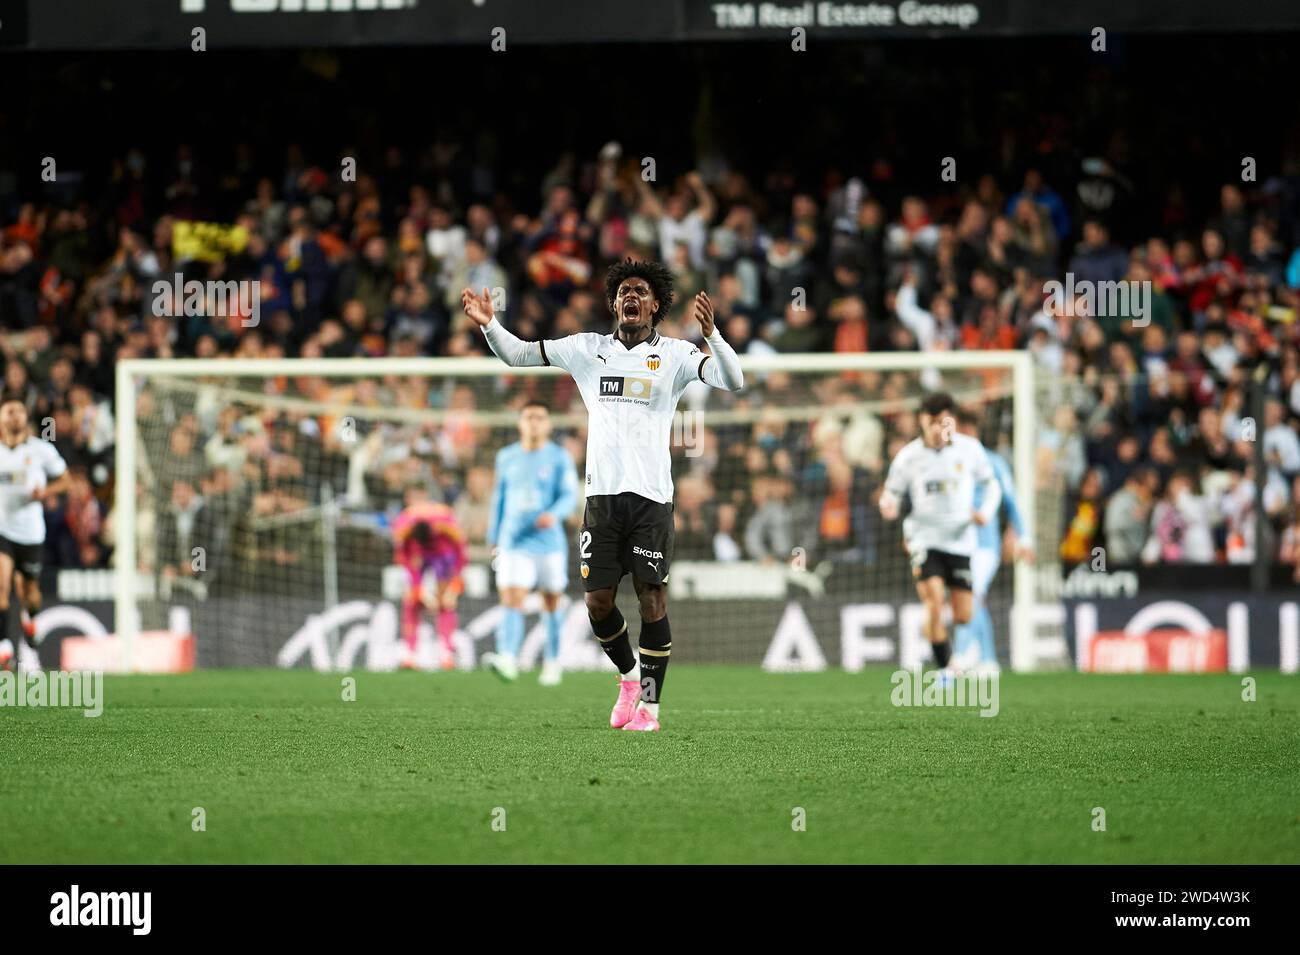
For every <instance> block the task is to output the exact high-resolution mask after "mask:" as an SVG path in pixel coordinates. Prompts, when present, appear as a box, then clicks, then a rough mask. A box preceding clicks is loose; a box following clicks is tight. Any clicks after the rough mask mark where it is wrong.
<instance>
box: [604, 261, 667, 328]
mask: <svg viewBox="0 0 1300 955" xmlns="http://www.w3.org/2000/svg"><path fill="white" fill-rule="evenodd" d="M631 278H638V279H645V280H646V281H647V282H649V283H650V291H651V292H652V293H653V294H654V297H655V298H656V299H658V300H659V311H657V312H655V314H654V317H653V318H652V319H651V320H650V325H651V327H653V326H655V325H658V324H659V323H660V322H661V321H663V318H664V316H665V315H667V314H668V310H669V309H670V308H672V307H673V273H672V272H671V271H669V269H668V267H667V266H666V265H664V264H663V263H662V262H655V261H652V260H650V259H646V260H645V261H643V262H636V261H633V260H632V259H624V260H623V261H622V262H619V263H617V264H615V265H612V266H610V269H609V272H608V273H606V275H605V301H606V303H607V304H608V305H609V310H610V311H611V312H614V299H615V298H617V297H618V287H619V286H620V285H622V284H623V283H624V282H626V281H627V280H628V279H631ZM617 317H618V315H617V313H615V318H617Z"/></svg>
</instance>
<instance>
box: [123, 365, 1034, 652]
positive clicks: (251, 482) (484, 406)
mask: <svg viewBox="0 0 1300 955" xmlns="http://www.w3.org/2000/svg"><path fill="white" fill-rule="evenodd" d="M742 363H743V366H744V370H745V376H746V387H745V389H744V390H743V391H742V392H740V393H738V394H737V395H734V396H732V395H726V394H724V393H720V392H713V391H711V390H709V389H707V388H705V387H704V386H700V388H699V389H698V390H695V389H691V390H688V392H687V393H686V394H685V395H684V396H683V398H682V401H681V404H680V406H679V412H678V414H679V422H678V423H679V424H681V425H682V427H679V428H674V432H673V434H674V437H673V455H674V480H675V481H676V483H677V487H678V490H677V502H676V508H677V512H678V515H679V522H680V523H679V533H678V542H677V551H678V552H677V556H676V557H675V559H674V563H673V574H672V578H673V580H672V584H671V585H670V587H671V589H670V597H671V599H672V606H673V608H674V609H673V613H674V620H675V621H676V620H678V619H679V617H680V618H684V619H683V623H681V624H678V626H680V627H681V628H682V629H681V632H682V633H684V634H685V633H694V634H696V635H695V636H694V637H693V638H692V641H691V644H694V647H695V649H694V651H692V650H690V649H686V652H683V653H682V654H681V656H682V658H683V662H687V660H689V659H695V660H698V661H701V662H730V663H747V662H752V663H754V664H755V665H759V664H760V663H764V662H765V661H770V659H771V657H772V654H773V653H775V649H774V647H775V645H776V643H777V642H780V639H783V638H781V634H782V633H784V634H785V635H786V636H790V635H791V634H792V633H794V631H792V630H791V628H792V627H793V628H795V630H797V631H798V633H794V636H793V637H792V638H791V639H792V640H793V643H791V646H797V644H798V643H799V640H804V641H805V643H806V642H807V639H808V636H807V635H808V634H815V635H816V636H815V639H816V640H817V641H821V644H822V645H821V647H820V650H821V651H822V652H823V653H825V651H826V650H827V649H829V650H830V651H831V654H832V655H833V652H834V648H835V646H836V645H837V644H839V648H840V657H841V661H842V662H843V663H844V665H846V666H850V668H852V665H851V664H850V662H849V661H850V659H851V653H850V649H849V643H850V642H851V640H857V637H855V636H851V635H850V632H849V627H850V624H849V621H850V619H851V618H852V619H854V620H859V619H868V618H869V619H873V620H877V621H878V623H877V625H876V630H874V631H873V634H874V635H875V636H878V637H886V638H890V637H892V638H893V640H894V643H893V644H891V646H893V647H894V648H895V649H894V650H893V651H892V654H893V657H892V658H893V659H894V660H895V661H896V662H900V663H903V664H906V662H907V653H908V651H907V649H906V647H907V646H908V644H907V639H913V638H914V637H907V634H906V633H905V632H904V631H906V630H907V627H908V624H907V620H909V619H911V618H910V617H909V616H908V614H906V613H904V612H903V610H904V609H905V605H907V604H912V603H915V594H914V592H912V591H911V579H910V573H909V572H908V570H907V563H906V561H905V559H903V558H902V556H901V541H900V539H899V535H900V528H899V526H898V525H897V524H888V523H883V522H881V521H880V520H879V518H878V512H876V509H875V493H877V492H878V490H879V483H880V481H881V480H883V473H882V472H883V469H884V468H887V466H888V463H889V459H890V458H891V457H892V453H891V448H892V447H894V446H896V444H897V442H898V441H899V440H902V439H903V438H904V437H907V436H908V435H906V434H905V433H903V432H905V431H906V429H907V428H908V427H910V426H911V421H912V416H914V411H915V408H916V407H917V405H918V404H919V402H920V399H921V398H922V397H923V396H924V394H925V393H926V392H927V391H930V390H935V389H936V388H942V389H943V390H946V391H949V392H951V393H953V395H954V396H955V397H956V399H957V401H958V403H959V404H961V405H963V406H965V407H969V408H972V409H974V410H976V411H977V412H978V413H979V414H980V415H981V416H982V417H981V421H982V427H981V431H980V437H981V439H982V440H984V442H985V443H986V444H987V445H989V446H990V448H991V449H994V450H1001V451H1002V452H1003V454H1004V455H1005V456H1006V457H1007V460H1008V462H1009V463H1010V464H1011V467H1012V471H1013V473H1014V478H1015V488H1016V495H1017V499H1018V502H1019V504H1020V508H1021V512H1022V514H1023V516H1024V520H1025V522H1026V525H1027V532H1028V536H1029V540H1030V541H1031V542H1033V543H1034V544H1035V545H1036V547H1035V549H1036V550H1037V552H1038V553H1039V554H1040V555H1045V559H1047V560H1049V561H1050V560H1051V558H1052V553H1051V552H1052V551H1053V550H1054V547H1055V541H1054V540H1053V535H1054V534H1055V533H1056V529H1055V528H1054V527H1047V528H1045V529H1043V528H1040V524H1041V523H1042V522H1040V521H1039V520H1038V518H1039V515H1040V513H1043V512H1040V510H1039V507H1040V506H1042V505H1043V504H1044V503H1045V502H1044V501H1043V500H1042V495H1041V494H1040V489H1039V487H1038V486H1037V485H1038V484H1039V481H1037V480H1036V478H1035V456H1036V443H1037V429H1038V420H1039V415H1040V409H1041V408H1042V407H1043V405H1044V403H1045V402H1048V401H1050V395H1049V394H1048V391H1047V389H1046V388H1045V386H1044V383H1043V382H1040V381H1038V380H1036V374H1035V368H1034V365H1033V359H1032V357H1031V356H1030V355H1029V354H1028V353H1027V352H1021V351H1014V352H1013V351H990V352H939V353H925V354H923V353H915V352H899V353H893V352H890V353H870V354H854V355H839V354H835V355H780V356H776V355H773V356H745V357H743V358H742ZM116 372H117V381H116V387H117V481H116V497H115V507H114V511H115V517H114V521H113V526H114V534H115V552H114V562H115V577H114V580H115V587H114V601H115V621H116V631H117V636H118V637H119V638H120V642H121V646H122V653H123V669H125V670H128V671H129V670H131V669H132V668H133V664H134V662H135V657H134V647H135V641H136V638H137V635H138V634H139V633H141V632H142V631H148V630H154V629H160V628H161V626H162V624H161V623H160V621H163V620H166V619H168V617H169V614H170V613H171V612H172V611H173V609H174V607H175V606H177V605H183V606H184V607H185V608H186V609H187V611H188V612H189V617H188V619H189V620H191V621H192V626H193V628H194V635H195V638H196V645H197V648H198V659H199V665H200V666H225V665H232V666H259V665H264V666H274V665H277V663H278V665H286V662H285V655H284V654H283V653H282V652H281V651H282V650H283V649H284V647H285V645H286V643H287V642H288V641H289V640H290V638H291V637H293V636H294V635H295V634H298V635H299V636H301V633H302V627H303V626H304V621H308V620H311V621H316V622H317V623H318V624H320V625H321V626H323V627H324V628H325V637H326V639H327V641H328V646H327V647H326V648H325V649H324V650H318V651H314V652H317V653H318V654H319V655H320V657H321V658H324V659H328V660H331V661H335V662H334V663H331V664H327V665H331V666H337V665H341V664H338V663H337V660H338V658H337V657H336V656H335V654H336V652H337V651H338V649H339V644H340V642H347V641H348V640H351V641H352V642H353V643H355V642H356V640H357V639H360V638H358V637H357V633H356V632H353V631H355V629H356V627H357V626H359V624H355V623H348V622H347V620H344V617H346V613H344V610H343V608H353V609H355V610H356V612H357V613H359V614H362V615H363V616H364V615H366V614H370V615H371V616H370V618H369V622H368V623H367V624H365V625H366V626H369V627H371V628H372V630H374V628H375V627H377V626H379V625H378V624H377V623H376V622H375V621H376V620H379V619H380V617H381V616H382V618H383V620H384V621H388V620H389V619H390V618H391V617H392V614H391V613H390V612H389V611H388V610H385V609H384V608H383V606H382V605H383V604H384V603H385V602H387V603H389V604H391V602H392V601H393V599H394V596H395V594H397V592H398V591H397V590H396V589H395V587H397V586H398V585H397V583H396V581H395V578H394V575H393V574H392V573H391V569H390V568H387V566H386V552H385V549H384V548H385V546H386V545H385V543H384V540H385V527H386V523H387V521H388V520H389V519H390V517H391V515H392V513H393V512H394V511H395V509H397V508H399V507H400V499H401V495H402V493H404V492H405V489H408V488H410V487H411V486H415V485H422V484H423V485H427V486H428V487H429V488H430V489H431V490H432V491H433V492H434V496H435V497H437V496H445V497H451V498H453V499H454V500H455V501H456V505H455V506H456V507H457V509H458V513H461V514H463V517H464V522H465V523H466V524H467V525H468V526H467V532H468V533H469V536H470V539H471V542H472V544H473V545H474V546H473V547H472V549H471V565H472V566H471V571H472V572H473V573H472V575H471V576H472V579H469V578H467V591H466V594H465V609H464V611H463V614H462V629H463V630H464V631H465V633H464V635H462V638H463V643H464V646H465V652H464V656H463V657H459V658H458V659H459V663H460V665H471V666H472V665H473V661H474V659H475V657H476V652H475V649H476V644H475V643H474V641H476V640H477V641H484V640H486V639H488V637H487V635H488V634H489V632H490V626H489V624H490V618H489V616H488V614H489V611H490V608H492V607H495V595H494V594H493V593H492V592H491V573H490V560H491V555H490V550H489V549H488V548H487V546H486V544H485V543H484V541H483V540H482V539H481V524H482V515H483V513H484V511H485V505H484V503H483V500H482V496H483V488H484V483H485V481H486V482H488V486H489V487H490V478H491V464H492V458H493V456H494V454H495V452H496V451H497V450H498V449H499V448H500V447H502V446H504V445H505V444H508V443H510V442H512V441H513V440H515V438H516V436H515V434H514V423H515V420H516V417H517V411H516V408H517V406H518V404H519V403H520V402H521V401H522V400H523V399H524V398H540V399H542V400H544V401H546V402H547V403H548V405H549V406H550V407H551V409H552V417H553V420H554V422H555V427H556V433H557V439H558V440H562V441H563V442H564V443H565V444H566V446H567V447H569V449H570V450H571V451H572V452H573V453H574V455H575V457H576V458H577V459H578V462H579V465H581V456H582V448H583V446H584V442H585V419H586V414H585V410H584V409H583V407H582V404H581V401H580V400H579V398H578V396H577V394H576V389H575V388H574V387H573V384H572V381H571V380H570V379H569V378H568V376H567V375H566V374H564V373H563V372H559V371H557V370H555V369H551V368H528V369H509V368H506V367H505V366H503V365H502V364H501V363H500V362H499V361H498V360H497V359H495V358H491V357H485V358H466V359H459V358H379V359H366V358H361V359H312V360H305V359H277V360H257V359H254V360H245V359H214V360H202V359H174V360H171V359H169V360H160V359H148V360H142V359H133V360H124V361H121V362H119V363H118V365H117V369H116ZM1045 396H1046V397H1045ZM900 429H902V431H900ZM1046 503H1048V504H1049V505H1052V504H1055V502H1054V501H1049V502H1046ZM758 514H762V515H763V520H762V521H761V522H760V523H762V524H763V526H764V528H765V535H766V536H764V537H763V538H762V539H761V540H759V539H758V535H755V534H752V533H748V532H750V530H751V527H753V526H756V525H752V524H751V523H750V522H751V521H752V519H753V518H754V516H755V515H758ZM580 516H581V504H579V509H578V514H576V515H575V517H574V519H573V520H572V521H571V522H570V527H573V526H575V524H574V521H576V520H579V519H580ZM1049 523H1050V522H1049ZM682 527H685V528H686V529H687V531H688V533H685V534H684V533H683V532H682V530H681V528H682ZM572 540H573V535H570V541H571V542H572ZM787 541H793V542H794V546H792V547H790V550H791V552H792V554H793V557H789V555H787V556H786V557H782V555H781V554H780V553H779V551H780V550H781V549H782V548H784V547H785V546H786V543H787ZM760 545H761V546H760ZM759 550H763V551H765V552H764V553H763V554H762V556H758V555H757V552H758V551H759ZM571 551H572V547H571ZM768 551H770V553H768ZM189 554H194V555H196V556H195V557H194V560H193V562H192V563H191V564H189V565H187V564H186V561H185V557H186V556H187V555H189ZM570 557H571V558H572V557H573V554H572V552H571V554H570ZM570 576H571V579H572V583H571V591H570V596H571V597H572V598H573V604H572V607H573V611H574V613H573V617H572V630H573V634H572V638H573V640H574V641H575V642H576V641H580V640H581V639H582V633H581V632H580V631H581V628H582V624H584V623H585V619H584V618H582V617H581V616H580V609H581V591H580V581H579V580H578V579H577V574H576V573H571V575H570ZM1037 587H1038V583H1037V574H1036V569H1035V567H1033V566H1029V565H1026V564H1023V563H1020V562H1016V563H1014V564H1012V563H1005V562H1004V564H1003V566H1002V570H1001V572H1000V574H999V579H998V580H995V586H994V591H993V592H991V593H990V609H991V610H994V618H995V621H996V623H997V627H998V629H999V634H1000V635H999V638H998V643H999V646H1000V647H1001V648H1003V649H1002V650H1001V651H1000V655H1002V659H1003V662H1004V663H1010V665H1011V667H1012V668H1013V669H1015V670H1018V671H1024V670H1031V669H1035V668H1036V667H1037V666H1038V665H1039V663H1040V658H1041V656H1042V647H1041V645H1038V644H1036V640H1037V628H1038V626H1039V622H1040V618H1041V615H1040V614H1039V613H1038V612H1037V604H1038V599H1039V594H1038V593H1037V592H1036V588H1037ZM623 589H624V590H630V588H623ZM1048 596H1049V597H1050V596H1054V595H1048ZM867 606H869V607H874V608H877V609H876V610H875V611H872V612H869V613H867V614H866V617H863V616H862V614H861V613H859V612H858V611H859V610H860V609H861V608H862V607H867ZM890 607H892V608H894V611H890V610H888V608H890ZM854 608H857V609H856V610H855V609H854ZM476 613H477V614H480V616H479V617H477V618H475V617H474V615H475V614H476ZM873 613H874V616H873ZM855 614H856V616H855ZM348 619H351V618H348ZM321 621H332V622H329V623H324V624H321V623H320V622H321ZM879 621H884V622H883V623H880V622H879ZM855 625H856V624H855ZM384 626H388V623H384ZM566 632H567V631H566ZM372 636H373V634H372ZM905 638H906V639H905ZM373 639H375V640H378V639H379V638H378V637H374V638H373ZM385 639H388V638H387V637H386V638H385ZM682 642H683V644H684V645H685V644H686V643H687V642H686V641H682ZM784 645H785V644H782V646H784ZM861 645H864V644H862V641H860V640H859V641H858V642H857V643H856V644H855V646H861ZM871 646H873V647H875V646H877V644H871ZM879 646H880V647H884V646H885V644H879ZM350 652H355V647H354V649H353V651H350ZM574 652H575V653H577V649H575V651H574ZM692 652H694V653H695V654H696V656H693V657H692V656H691V653H692ZM817 652H818V651H817V649H814V650H813V654H814V656H815V655H816V654H817ZM872 652H876V651H874V650H873V651H872ZM880 654H881V655H880V658H879V662H889V654H888V653H886V651H885V650H880ZM676 656H677V654H676V650H675V657H676ZM347 659H348V661H353V660H355V659H357V657H354V656H350V657H348V658H347ZM376 659H379V658H377V657H376V656H375V655H374V653H373V652H372V653H371V656H370V660H371V661H372V663H373V662H374V661H375V660H376ZM581 659H582V660H588V659H590V660H591V661H593V665H597V664H598V661H599V660H600V659H602V658H600V657H599V654H596V655H594V656H592V657H590V658H588V657H586V656H583V657H582V658H581ZM853 659H858V658H857V657H853ZM866 659H867V661H868V662H874V661H875V660H876V658H875V657H872V656H870V655H868V656H867V658H866ZM378 665H380V666H383V664H382V663H380V664H378ZM579 665H581V664H579ZM832 665H833V663H832ZM775 668H777V669H780V668H782V667H775ZM789 668H791V669H800V668H802V664H799V663H798V661H796V662H795V663H794V664H792V665H791V666H790V667H789Z"/></svg>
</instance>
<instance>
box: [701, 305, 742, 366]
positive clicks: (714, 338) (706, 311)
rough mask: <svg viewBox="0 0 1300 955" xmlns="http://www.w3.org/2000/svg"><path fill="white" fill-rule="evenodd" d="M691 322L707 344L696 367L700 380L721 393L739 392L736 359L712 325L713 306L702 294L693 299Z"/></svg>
mask: <svg viewBox="0 0 1300 955" xmlns="http://www.w3.org/2000/svg"><path fill="white" fill-rule="evenodd" d="M695 320H696V321H697V322H699V323H700V331H702V332H703V333H704V340H705V341H706V342H708V343H709V354H708V355H706V356H705V357H704V359H703V360H702V361H701V363H700V370H699V375H700V380H701V381H703V382H704V383H705V384H706V385H709V386H710V387H713V388H721V389H722V390H723V391H739V390H740V389H741V388H743V387H744V386H745V373H744V372H743V371H741V370H740V358H739V357H738V356H737V355H736V350H735V349H734V348H732V347H731V346H730V345H728V344H727V342H726V339H724V338H723V337H722V332H721V331H720V330H719V329H718V327H717V325H715V324H714V322H713V302H711V301H710V300H709V296H708V294H707V293H705V292H700V293H699V294H698V295H696V296H695ZM710 359H712V360H710Z"/></svg>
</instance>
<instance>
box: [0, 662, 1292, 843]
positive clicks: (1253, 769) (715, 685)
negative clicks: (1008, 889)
mask: <svg viewBox="0 0 1300 955" xmlns="http://www.w3.org/2000/svg"><path fill="white" fill-rule="evenodd" d="M1256 678H1257V680H1258V687H1257V692H1258V699H1257V701H1256V702H1244V701H1243V700H1242V683H1241V677H1239V676H1226V675H1225V676H1169V675H1158V676H1157V675H1149V676H1096V675H1093V676H1085V675H1079V674H1057V675H1033V676H1006V677H1004V678H1003V680H1002V685H1001V712H1000V713H999V715H998V716H996V717H994V718H984V717H980V716H979V715H978V713H977V712H976V711H975V710H974V709H964V710H959V709H942V708H896V707H894V706H893V705H892V704H891V702H890V689H891V686H890V682H889V671H887V670H884V669H879V670H869V671H866V672H864V673H860V674H846V673H842V672H828V673H822V674H806V675H769V674H764V673H762V672H760V671H758V670H757V669H753V668H740V667H705V666H700V667H691V666H679V667H678V668H677V669H675V670H673V671H672V672H671V673H670V677H669V680H668V692H667V696H666V702H665V705H664V709H663V714H662V715H663V722H664V732H663V733H661V734H658V735H650V734H646V735H641V734H637V735H633V734H630V733H622V732H618V731H616V730H611V729H609V728H608V726H607V723H606V721H607V717H608V713H609V708H610V706H611V705H612V703H613V698H614V695H615V687H614V684H613V683H612V681H611V679H610V678H609V677H607V676H604V675H599V674H585V673H584V674H568V675H566V677H565V681H564V684H563V685H562V686H560V687H558V688H555V689H545V688H542V687H539V686H537V684H536V683H535V682H534V680H533V675H532V674H526V675H525V676H524V677H523V678H521V680H520V682H519V683H518V684H516V685H514V686H505V685H503V684H501V683H499V682H497V681H496V680H495V679H494V678H493V677H491V676H490V675H489V674H486V673H453V674H442V673H433V674H423V673H397V674H373V673H358V674H355V679H356V681H357V683H356V694H357V699H356V701H355V702H344V700H343V699H342V695H343V693H342V687H341V681H342V679H343V677H342V675H333V674H318V673H309V672H302V671H291V672H290V671H224V672H215V671H209V672H201V673H195V674H189V675H184V676H166V677H146V676H134V677H110V678H108V680H107V682H106V685H105V693H104V713H103V715H102V716H101V717H99V718H97V719H87V718H85V717H84V716H83V715H82V714H81V711H79V710H67V709H34V708H33V709H24V708H17V707H14V708H3V709H0V794H2V795H3V797H4V805H5V806H7V807H8V809H9V812H8V813H7V818H6V822H5V823H4V824H3V825H0V863H14V862H22V863H37V862H60V863H107V862H112V863H151V862H166V863H175V862H181V863H203V862H343V863H350V862H475V863H479V862H481V863H492V862H606V863H609V862H617V863H626V862H641V863H656V862H781V863H794V862H893V863H923V862H959V863H960V862H1049V863H1052V862H1085V863H1103V862H1116V863H1129V862H1132V863H1186V862H1193V863H1202V862H1204V863H1209V862H1216V863H1238V862H1276V863H1281V862H1290V863H1294V862H1297V861H1300V759H1298V758H1297V752H1298V748H1297V740H1298V738H1300V737H1298V735H1297V729H1298V728H1300V680H1297V678H1296V677H1294V676H1289V677H1288V676H1283V675H1279V674H1277V673H1259V674H1256ZM196 807H201V808H202V809H203V810H204V811H205V814H206V831H202V832H196V831H193V828H192V818H193V817H192V811H193V810H194V809H195V808H196ZM498 807H500V808H501V809H503V810H504V816H503V815H502V813H500V812H497V808H498ZM796 807H800V808H802V809H803V811H804V813H805V814H806V815H805V817H806V829H805V831H795V829H794V827H793V826H792V822H793V821H794V819H795V809H796ZM1094 807H1100V808H1102V809H1104V810H1105V824H1106V828H1105V831H1104V832H1099V831H1094V828H1093V819H1094V813H1093V810H1094ZM494 818H495V819H496V821H497V828H494V825H493V822H494ZM502 821H504V824H505V829H504V831H498V829H499V827H500V824H501V822H502Z"/></svg>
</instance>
